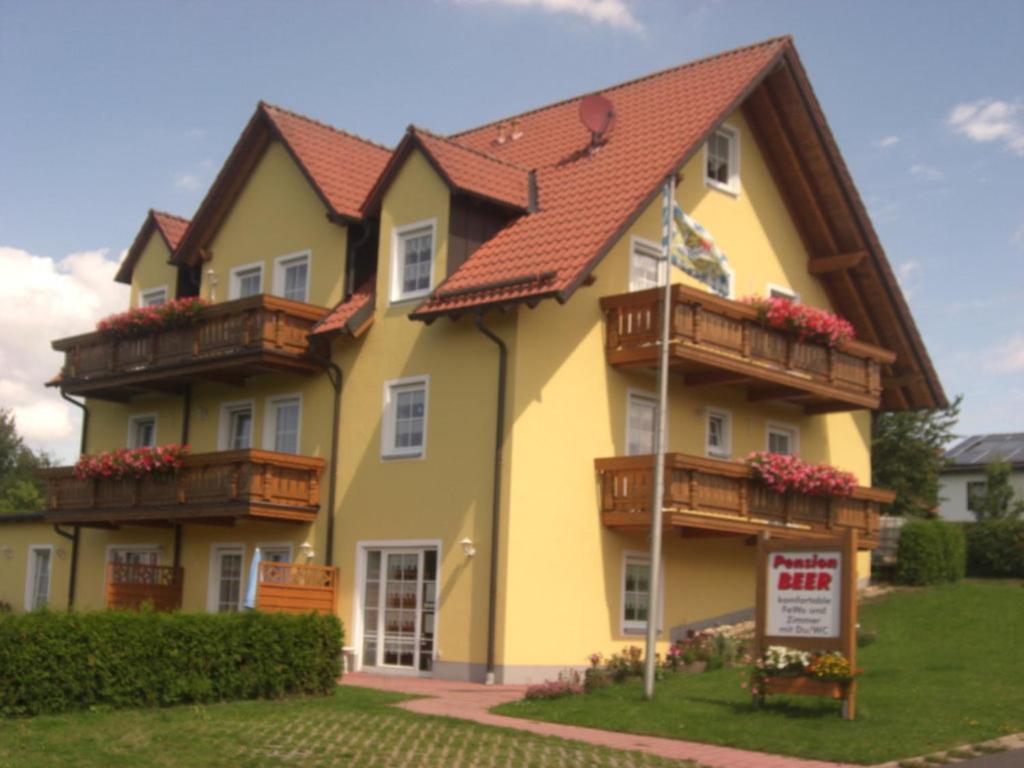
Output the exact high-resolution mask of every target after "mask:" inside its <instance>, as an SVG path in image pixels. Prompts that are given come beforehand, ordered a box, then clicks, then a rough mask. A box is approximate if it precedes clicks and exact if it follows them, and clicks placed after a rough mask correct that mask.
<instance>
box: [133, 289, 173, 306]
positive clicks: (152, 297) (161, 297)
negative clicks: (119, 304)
mask: <svg viewBox="0 0 1024 768" xmlns="http://www.w3.org/2000/svg"><path fill="white" fill-rule="evenodd" d="M166 301H167V286H166V285H161V286H160V287H159V288H150V289H149V290H148V291H143V292H142V293H140V294H139V306H140V307H155V306H156V305H157V304H163V303H165V302H166Z"/></svg>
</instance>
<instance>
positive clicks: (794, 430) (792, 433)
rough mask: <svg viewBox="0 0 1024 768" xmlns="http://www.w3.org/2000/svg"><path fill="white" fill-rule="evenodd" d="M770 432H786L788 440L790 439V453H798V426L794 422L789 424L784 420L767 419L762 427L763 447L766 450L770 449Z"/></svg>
mask: <svg viewBox="0 0 1024 768" xmlns="http://www.w3.org/2000/svg"><path fill="white" fill-rule="evenodd" d="M772 432H776V433H782V432H786V433H787V434H788V436H789V438H790V440H791V441H792V446H791V450H790V455H791V456H799V455H800V427H798V426H797V425H796V424H790V423H788V422H785V421H769V422H768V423H767V424H766V425H765V428H764V449H765V450H766V451H770V450H771V443H772V440H771V435H772Z"/></svg>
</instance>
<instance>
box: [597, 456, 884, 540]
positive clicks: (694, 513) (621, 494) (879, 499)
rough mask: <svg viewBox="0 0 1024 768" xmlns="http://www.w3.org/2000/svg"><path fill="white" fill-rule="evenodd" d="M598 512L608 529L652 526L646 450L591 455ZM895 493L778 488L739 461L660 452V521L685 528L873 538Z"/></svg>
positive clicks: (690, 531) (650, 468)
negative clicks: (835, 494)
mask: <svg viewBox="0 0 1024 768" xmlns="http://www.w3.org/2000/svg"><path fill="white" fill-rule="evenodd" d="M595 465H596V467H597V471H598V473H599V474H600V477H601V519H602V522H603V523H604V524H605V525H606V526H608V527H609V528H615V529H620V530H640V531H646V530H649V529H650V525H651V513H650V510H651V496H652V490H653V483H654V472H653V470H654V457H653V456H650V455H648V456H626V457H621V458H613V459H597V460H596V461H595ZM894 497H895V494H893V493H892V492H891V491H886V490H881V489H878V488H864V487H860V488H857V490H856V491H854V493H853V495H852V496H850V497H847V498H831V497H827V496H805V495H801V494H779V493H775V492H773V491H770V490H768V489H767V488H766V487H765V486H763V485H762V484H761V483H759V482H757V481H756V480H755V479H754V476H753V473H752V471H751V470H750V468H749V467H747V465H746V464H743V463H741V462H738V461H723V460H722V459H707V458H703V457H699V456H688V455H686V454H682V453H671V454H668V455H667V456H666V457H665V506H664V516H663V521H664V525H665V527H666V528H669V527H671V528H676V529H679V530H680V531H682V532H683V533H684V534H687V535H697V534H699V533H700V532H705V535H710V534H707V532H712V533H713V534H740V535H752V534H757V533H760V532H761V531H769V532H771V534H772V535H773V536H783V537H788V538H807V537H811V538H813V537H816V536H822V537H835V536H837V535H838V534H839V533H841V532H842V531H843V529H845V528H853V529H856V530H857V532H858V533H859V534H860V541H861V544H862V546H864V547H869V548H873V547H875V546H877V544H878V515H879V509H880V507H881V505H882V504H886V503H889V502H891V501H892V500H893V498H894Z"/></svg>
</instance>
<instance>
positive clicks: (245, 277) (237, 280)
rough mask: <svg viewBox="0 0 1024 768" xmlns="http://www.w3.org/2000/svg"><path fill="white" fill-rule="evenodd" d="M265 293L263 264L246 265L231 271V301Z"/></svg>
mask: <svg viewBox="0 0 1024 768" xmlns="http://www.w3.org/2000/svg"><path fill="white" fill-rule="evenodd" d="M260 293H263V264H262V263H259V262H257V263H255V264H245V265H244V266H241V267H235V268H234V269H232V270H231V283H230V286H229V287H228V298H229V299H244V298H245V297H246V296H256V295H258V294H260Z"/></svg>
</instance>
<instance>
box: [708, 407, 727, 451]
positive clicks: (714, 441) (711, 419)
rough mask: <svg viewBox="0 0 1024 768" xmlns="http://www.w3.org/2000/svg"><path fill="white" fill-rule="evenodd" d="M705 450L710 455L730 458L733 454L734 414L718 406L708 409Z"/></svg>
mask: <svg viewBox="0 0 1024 768" xmlns="http://www.w3.org/2000/svg"><path fill="white" fill-rule="evenodd" d="M705 439H706V444H705V450H706V452H707V454H708V456H715V457H717V458H719V459H728V458H729V457H730V455H731V454H732V415H731V414H730V413H729V412H728V411H724V410H720V409H718V408H709V409H708V420H707V434H706V436H705Z"/></svg>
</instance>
